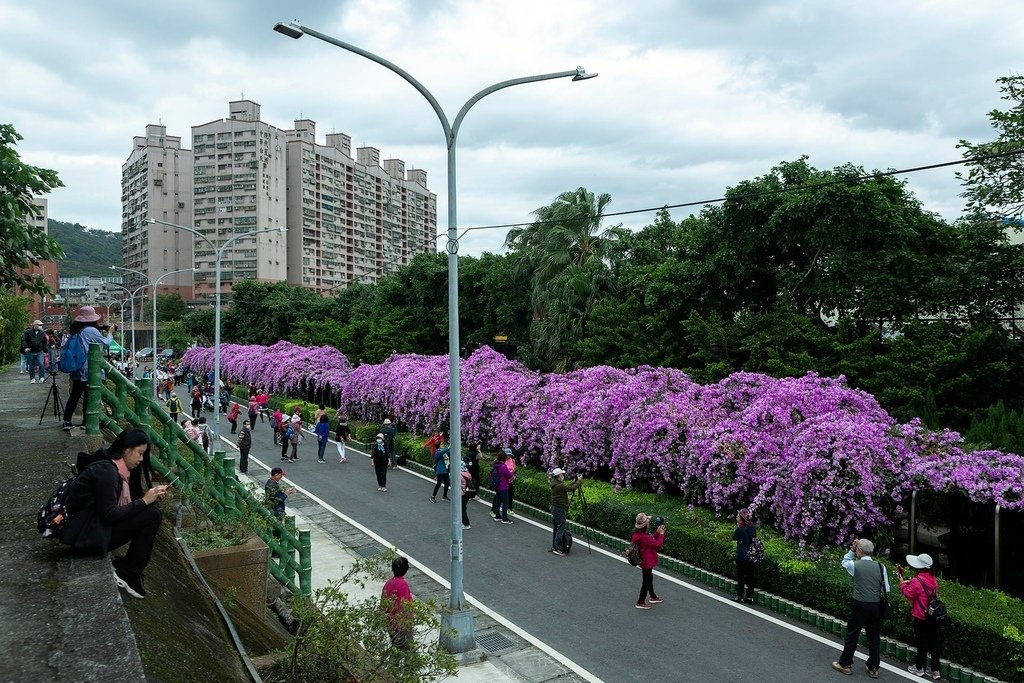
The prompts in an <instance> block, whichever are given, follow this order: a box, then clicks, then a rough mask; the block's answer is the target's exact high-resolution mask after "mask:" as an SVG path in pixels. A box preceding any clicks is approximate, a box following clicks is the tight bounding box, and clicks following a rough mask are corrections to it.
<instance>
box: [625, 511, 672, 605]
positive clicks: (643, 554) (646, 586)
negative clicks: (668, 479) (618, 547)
mask: <svg viewBox="0 0 1024 683" xmlns="http://www.w3.org/2000/svg"><path fill="white" fill-rule="evenodd" d="M650 524H651V518H650V516H649V515H647V513H645V512H641V513H639V514H638V515H637V516H636V524H634V531H633V537H632V538H631V539H630V540H631V541H632V542H633V543H636V544H637V547H639V548H640V570H641V572H642V573H643V582H642V583H641V584H640V598H639V599H638V600H637V601H636V608H637V609H651V604H655V605H656V604H658V603H659V602H664V601H663V600H662V599H661V598H659V597H658V596H657V595H656V594H655V592H654V568H655V567H656V566H658V548H660V547H661V546H662V545H663V544H664V543H665V525H664V524H662V525H661V526H659V527H658V528H657V529H655V530H654V534H653V535H652V534H650V533H648V531H647V527H648V526H650ZM648 594H650V596H651V602H650V604H648V602H647V596H648Z"/></svg>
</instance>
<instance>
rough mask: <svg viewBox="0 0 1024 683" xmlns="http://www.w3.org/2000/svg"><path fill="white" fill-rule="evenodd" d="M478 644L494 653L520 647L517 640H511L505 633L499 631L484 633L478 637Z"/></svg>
mask: <svg viewBox="0 0 1024 683" xmlns="http://www.w3.org/2000/svg"><path fill="white" fill-rule="evenodd" d="M476 644H477V645H479V646H480V647H482V648H483V649H485V650H487V651H488V652H490V653H491V654H492V655H496V654H501V653H503V652H505V651H506V650H514V649H516V647H518V646H517V645H516V644H515V641H512V640H509V639H508V638H507V637H506V636H505V635H504V634H502V633H498V632H497V631H491V632H490V633H485V634H483V635H482V636H480V637H479V638H477V639H476Z"/></svg>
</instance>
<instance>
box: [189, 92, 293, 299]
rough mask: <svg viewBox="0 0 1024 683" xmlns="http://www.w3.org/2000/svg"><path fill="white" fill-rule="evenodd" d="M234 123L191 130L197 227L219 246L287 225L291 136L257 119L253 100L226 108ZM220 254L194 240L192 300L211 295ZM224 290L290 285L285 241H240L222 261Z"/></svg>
mask: <svg viewBox="0 0 1024 683" xmlns="http://www.w3.org/2000/svg"><path fill="white" fill-rule="evenodd" d="M228 111H229V117H228V118H226V119H219V120H216V121H211V122H209V123H204V124H202V125H199V126H192V151H193V153H194V155H195V173H194V187H193V196H194V200H193V213H194V219H195V229H196V230H197V231H198V232H200V233H202V234H203V235H205V236H206V237H207V239H209V240H210V241H211V242H213V243H214V244H216V245H217V247H218V248H220V247H221V246H222V245H223V244H224V243H225V242H227V241H228V240H229V239H231V238H232V236H234V235H238V234H241V233H246V232H251V231H253V230H257V229H263V228H274V227H283V226H284V225H285V220H286V217H287V211H286V207H287V196H286V188H287V173H286V168H285V146H286V143H287V137H288V131H284V130H281V129H279V128H276V127H274V126H272V125H270V124H268V123H265V122H263V121H261V120H260V105H259V104H257V103H256V102H253V101H251V100H238V101H235V102H230V103H229V108H228ZM216 258H217V255H216V253H215V252H214V250H213V249H212V248H211V247H210V245H208V244H207V243H206V242H204V241H203V240H198V239H197V240H196V248H195V262H196V273H195V295H196V298H197V299H200V298H201V299H209V298H211V297H212V296H213V293H214V285H215V280H214V273H215V264H216ZM221 271H222V272H221V292H222V293H228V294H229V293H230V292H231V284H232V283H233V282H234V281H236V280H263V281H271V282H281V281H285V280H287V279H288V254H287V246H286V241H285V235H283V234H281V233H262V234H260V235H255V236H252V237H239V238H238V239H236V240H235V241H234V242H233V243H232V245H231V247H230V248H229V249H228V250H227V251H226V252H225V254H224V256H223V258H222V259H221Z"/></svg>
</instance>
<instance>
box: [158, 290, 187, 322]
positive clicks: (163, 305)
mask: <svg viewBox="0 0 1024 683" xmlns="http://www.w3.org/2000/svg"><path fill="white" fill-rule="evenodd" d="M187 313H188V306H186V305H185V301H184V300H183V299H182V298H181V295H180V294H178V293H177V292H163V293H160V294H157V295H156V320H157V322H161V323H162V322H170V321H172V320H181V319H182V318H183V317H184V316H185V315H186V314H187Z"/></svg>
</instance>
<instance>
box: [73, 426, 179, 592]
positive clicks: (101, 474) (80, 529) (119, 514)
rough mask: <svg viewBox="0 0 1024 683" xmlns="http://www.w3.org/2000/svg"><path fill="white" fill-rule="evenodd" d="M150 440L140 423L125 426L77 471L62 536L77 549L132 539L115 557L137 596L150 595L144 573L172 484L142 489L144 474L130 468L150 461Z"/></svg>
mask: <svg viewBox="0 0 1024 683" xmlns="http://www.w3.org/2000/svg"><path fill="white" fill-rule="evenodd" d="M150 448H151V444H150V441H149V437H148V436H147V435H146V433H145V432H144V431H142V430H141V429H126V430H124V431H122V432H121V433H120V434H118V435H117V438H115V439H114V442H113V443H112V444H110V447H109V448H108V449H106V451H105V452H104V453H103V457H100V458H99V459H97V460H96V461H95V462H93V463H92V464H91V465H89V466H88V467H86V468H85V469H84V470H83V471H82V473H81V474H79V475H78V476H77V477H75V480H74V482H73V483H72V484H71V487H70V489H69V491H68V499H67V511H68V520H67V522H66V523H65V524H64V525H63V527H62V528H61V530H60V541H61V543H64V544H65V545H69V546H71V548H72V549H73V550H74V551H75V552H78V553H82V554H89V555H104V554H106V553H107V552H109V551H111V550H114V549H115V548H120V547H121V546H123V545H125V544H127V545H128V552H127V553H125V555H124V556H123V557H119V558H117V559H115V560H114V561H113V565H114V576H115V580H116V582H117V585H118V586H119V587H121V588H122V589H124V590H125V591H126V592H127V593H128V594H129V595H131V596H132V597H135V598H144V597H146V589H145V586H144V585H143V574H144V572H145V570H146V567H147V565H149V560H150V557H151V556H152V554H153V543H154V541H155V540H156V533H157V531H158V530H159V528H160V520H161V519H162V518H163V512H162V511H161V509H160V506H159V505H157V504H156V503H158V502H159V501H161V500H163V498H164V496H165V495H166V494H167V489H168V486H167V485H164V486H150V487H149V488H148V489H147V490H146V491H145V492H143V491H142V481H141V477H138V478H136V477H132V476H131V473H132V471H133V470H135V469H136V468H137V467H139V465H142V464H143V463H144V461H148V460H147V459H148V457H149V451H150Z"/></svg>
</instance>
